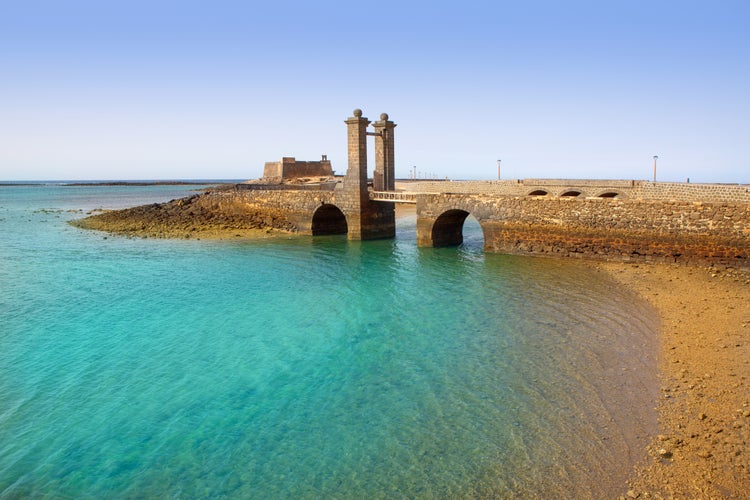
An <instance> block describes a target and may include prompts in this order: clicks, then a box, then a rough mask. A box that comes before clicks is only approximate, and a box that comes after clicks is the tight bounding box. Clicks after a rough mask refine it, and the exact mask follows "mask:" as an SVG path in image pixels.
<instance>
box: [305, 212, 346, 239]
mask: <svg viewBox="0 0 750 500" xmlns="http://www.w3.org/2000/svg"><path fill="white" fill-rule="evenodd" d="M348 230H349V226H348V225H347V223H346V216H345V215H344V212H342V211H341V209H339V207H337V206H336V205H330V204H325V205H321V206H320V207H319V208H318V209H317V210H316V211H315V213H314V214H313V218H312V234H313V236H322V235H326V234H347V232H348Z"/></svg>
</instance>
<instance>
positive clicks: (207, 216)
mask: <svg viewBox="0 0 750 500" xmlns="http://www.w3.org/2000/svg"><path fill="white" fill-rule="evenodd" d="M71 224H72V225H74V226H76V227H80V228H83V229H94V230H98V231H106V232H109V233H113V234H118V235H123V236H130V237H139V238H204V239H223V238H257V237H264V236H269V235H275V234H290V233H294V232H296V227H295V226H294V225H293V224H292V223H291V222H289V221H288V220H286V219H285V218H284V217H283V216H280V215H279V214H276V213H273V212H270V211H263V210H258V209H250V208H248V209H247V210H243V211H237V210H234V211H227V210H221V209H220V208H219V207H217V206H213V205H210V204H209V203H208V202H207V199H206V198H205V197H204V196H203V195H202V194H196V195H193V196H189V197H186V198H180V199H177V200H171V201H169V202H166V203H153V204H150V205H142V206H138V207H133V208H126V209H122V210H107V211H102V212H100V213H91V214H90V215H89V216H88V217H86V218H83V219H78V220H75V221H72V222H71Z"/></svg>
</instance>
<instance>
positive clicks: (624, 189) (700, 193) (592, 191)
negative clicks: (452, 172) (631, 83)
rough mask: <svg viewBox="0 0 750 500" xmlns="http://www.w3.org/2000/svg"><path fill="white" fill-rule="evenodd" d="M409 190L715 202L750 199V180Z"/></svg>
mask: <svg viewBox="0 0 750 500" xmlns="http://www.w3.org/2000/svg"><path fill="white" fill-rule="evenodd" d="M399 187H400V188H402V189H404V190H406V191H415V192H420V193H462V194H488V195H497V196H528V195H530V194H531V193H534V192H535V191H543V192H546V193H548V195H549V196H561V195H563V194H565V193H566V192H570V191H577V192H580V193H581V194H580V195H579V197H583V198H586V197H597V196H601V195H602V194H604V193H616V194H617V195H618V197H620V198H632V199H640V200H652V201H672V200H674V201H689V202H693V201H701V202H712V203H750V185H748V184H695V183H685V182H656V183H654V182H650V181H635V180H588V179H581V180H578V179H516V180H500V181H417V182H408V183H407V182H404V183H400V184H399Z"/></svg>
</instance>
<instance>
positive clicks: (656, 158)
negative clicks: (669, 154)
mask: <svg viewBox="0 0 750 500" xmlns="http://www.w3.org/2000/svg"><path fill="white" fill-rule="evenodd" d="M658 159H659V157H658V156H657V155H654V182H656V160H658Z"/></svg>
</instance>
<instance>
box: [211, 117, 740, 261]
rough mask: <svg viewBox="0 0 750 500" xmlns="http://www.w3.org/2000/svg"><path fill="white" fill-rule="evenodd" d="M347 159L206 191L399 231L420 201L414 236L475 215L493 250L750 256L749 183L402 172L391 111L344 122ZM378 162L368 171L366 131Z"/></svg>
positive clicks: (298, 217)
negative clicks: (412, 175) (423, 176)
mask: <svg viewBox="0 0 750 500" xmlns="http://www.w3.org/2000/svg"><path fill="white" fill-rule="evenodd" d="M345 123H346V124H347V139H348V161H349V163H348V169H347V173H346V176H345V177H343V179H341V180H340V181H339V182H338V183H336V184H329V185H325V186H318V187H313V186H306V187H305V188H300V187H294V186H284V187H279V186H275V187H273V188H271V187H268V186H261V185H252V184H240V185H237V186H236V187H235V189H233V190H231V191H216V192H213V193H210V194H209V195H208V199H207V201H208V202H209V203H211V204H212V205H213V206H214V208H217V209H221V210H226V211H234V212H237V211H240V212H242V211H250V210H252V211H256V212H261V213H267V214H268V220H269V224H273V221H275V220H283V221H285V222H286V226H288V225H289V224H291V225H293V226H294V227H296V228H297V230H298V231H299V232H300V233H302V234H308V235H313V236H315V235H324V234H347V235H348V237H349V239H353V240H367V239H376V238H392V237H394V236H395V225H396V220H395V210H394V205H395V204H396V203H410V204H416V214H417V235H416V236H417V244H418V245H419V246H424V247H437V246H451V245H459V244H461V243H462V241H463V235H462V231H463V225H464V222H465V220H466V219H467V217H469V216H473V217H474V218H475V219H476V220H477V221H478V223H479V225H480V226H481V228H482V231H483V234H484V248H485V250H486V251H490V252H501V253H510V254H522V255H553V256H566V257H587V258H597V259H605V260H654V261H665V262H701V263H704V262H712V263H727V264H732V265H738V264H739V265H750V186H748V185H739V184H734V185H728V184H690V183H654V182H646V181H628V180H615V181H605V180H601V181H595V180H564V179H524V180H510V181H464V182H459V181H454V182H449V181H432V182H408V183H407V182H402V183H399V189H398V190H397V189H396V182H395V175H394V171H395V169H394V140H393V138H394V134H393V132H394V128H395V124H394V123H393V122H391V121H389V119H388V115H386V114H385V113H384V114H382V115H381V116H380V121H377V122H375V123H373V124H372V125H373V128H374V132H368V131H367V128H368V127H369V125H370V124H371V122H370V121H369V120H367V118H363V117H362V112H361V111H360V110H355V111H354V116H352V117H350V118H349V119H347V120H346V122H345ZM368 136H374V137H375V169H374V174H373V176H372V181H370V178H369V176H368V173H367V144H366V141H367V137H368Z"/></svg>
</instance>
